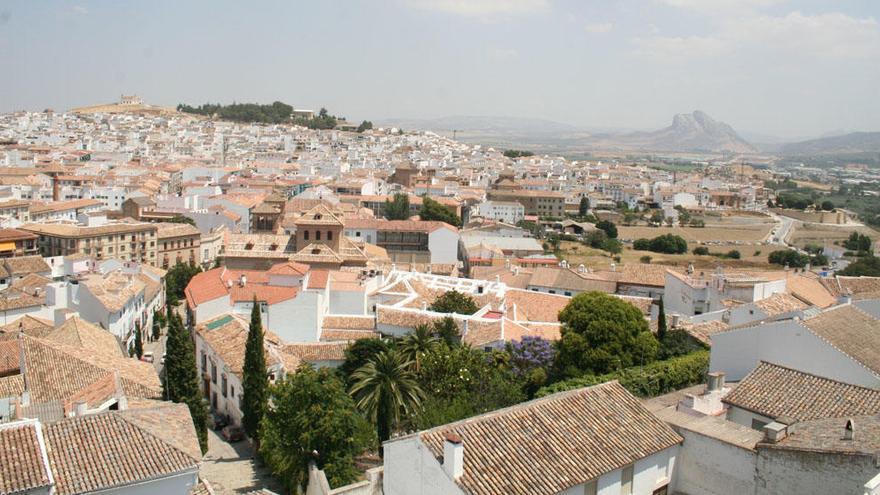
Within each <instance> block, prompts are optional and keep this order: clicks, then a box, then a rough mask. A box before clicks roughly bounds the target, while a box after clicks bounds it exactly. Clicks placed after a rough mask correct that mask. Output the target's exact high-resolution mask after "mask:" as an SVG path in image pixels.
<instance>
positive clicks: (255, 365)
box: [241, 297, 269, 443]
mask: <svg viewBox="0 0 880 495" xmlns="http://www.w3.org/2000/svg"><path fill="white" fill-rule="evenodd" d="M242 389H243V391H244V397H242V400H241V409H242V414H243V418H242V420H241V422H242V426H243V427H244V431H245V433H247V435H248V436H249V437H251V438H252V439H254V441H255V442H257V443H259V434H260V421H261V420H262V419H263V414H264V413H265V412H266V402H267V400H268V397H269V377H268V376H267V372H266V356H265V354H264V351H263V322H262V320H261V318H260V305H259V303H257V299H256V297H254V307H253V309H252V310H251V324H250V328H248V338H247V344H246V346H245V354H244V377H243V379H242Z"/></svg>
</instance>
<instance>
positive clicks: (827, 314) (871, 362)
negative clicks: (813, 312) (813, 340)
mask: <svg viewBox="0 0 880 495" xmlns="http://www.w3.org/2000/svg"><path fill="white" fill-rule="evenodd" d="M801 324H802V325H803V326H805V327H807V328H809V329H810V330H811V331H812V332H813V333H815V334H816V335H818V336H819V337H821V338H823V339H825V340H826V341H828V342H829V343H830V344H831V345H832V346H834V347H836V348H837V349H838V350H840V351H841V352H843V353H844V354H847V355H849V356H850V357H851V358H853V359H854V360H856V361H858V362H859V363H861V364H862V366H865V367H866V368H868V369H870V370H871V371H873V372H874V374H877V375H880V320H877V319H875V318H873V317H872V316H870V315H868V314H867V313H865V312H863V311H862V310H860V309H858V308H856V307H855V306H853V305H850V304H845V305H841V306H838V307H835V308H831V309H828V310H825V311H823V312H822V313H820V314H819V315H817V316H815V317H813V318H809V319H806V320H802V321H801Z"/></svg>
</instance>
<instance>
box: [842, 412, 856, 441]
mask: <svg viewBox="0 0 880 495" xmlns="http://www.w3.org/2000/svg"><path fill="white" fill-rule="evenodd" d="M855 429H856V425H855V423H854V422H853V420H852V418H850V419H847V420H846V426H844V427H843V439H844V440H849V441H852V439H853V435H854V434H855Z"/></svg>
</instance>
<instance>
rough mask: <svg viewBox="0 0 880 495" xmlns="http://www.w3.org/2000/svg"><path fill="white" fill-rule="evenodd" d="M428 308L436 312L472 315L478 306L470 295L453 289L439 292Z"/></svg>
mask: <svg viewBox="0 0 880 495" xmlns="http://www.w3.org/2000/svg"><path fill="white" fill-rule="evenodd" d="M428 309H430V310H431V311H436V312H438V313H458V314H460V315H472V314H474V313H476V312H477V310H478V309H480V308H478V307H477V303H476V302H474V299H473V298H472V297H471V296H469V295H467V294H465V293H463V292H458V291H457V290H455V289H453V290H450V291H447V292H444V293H443V294H441V295H440V297H438V298H437V299H435V300H434V303H433V304H431V306H430V307H429V308H428Z"/></svg>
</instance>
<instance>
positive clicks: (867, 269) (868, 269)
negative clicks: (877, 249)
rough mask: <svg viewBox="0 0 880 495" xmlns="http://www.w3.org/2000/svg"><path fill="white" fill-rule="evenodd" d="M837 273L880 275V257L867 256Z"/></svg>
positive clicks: (867, 275)
mask: <svg viewBox="0 0 880 495" xmlns="http://www.w3.org/2000/svg"><path fill="white" fill-rule="evenodd" d="M837 273H838V274H839V275H844V276H847V277H880V258H877V257H875V256H873V255H871V256H865V257H863V258H860V259H858V260H856V261H854V262H853V263H850V264H849V265H848V266H847V267H846V268H844V269H843V270H841V271H839V272H837Z"/></svg>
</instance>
